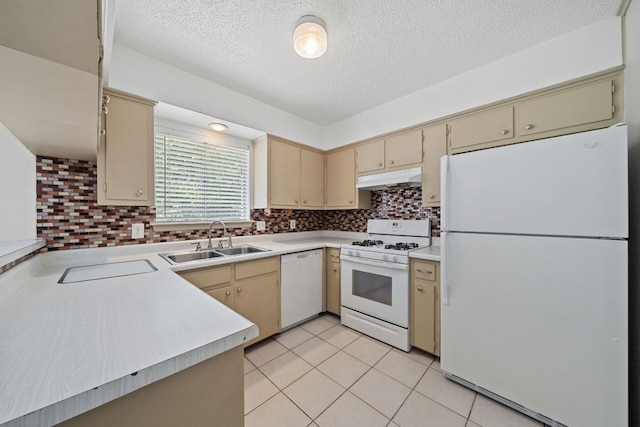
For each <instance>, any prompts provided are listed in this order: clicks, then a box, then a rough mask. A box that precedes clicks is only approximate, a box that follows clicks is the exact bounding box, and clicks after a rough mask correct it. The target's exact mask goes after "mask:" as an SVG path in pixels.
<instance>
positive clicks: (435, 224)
mask: <svg viewBox="0 0 640 427" xmlns="http://www.w3.org/2000/svg"><path fill="white" fill-rule="evenodd" d="M96 181H97V178H96V166H95V163H92V162H87V161H82V160H68V159H58V158H49V157H38V158H37V160H36V182H37V197H38V200H37V232H38V237H39V238H44V239H46V240H47V248H48V250H59V249H72V248H81V247H85V248H86V247H102V246H119V245H131V244H140V243H159V242H169V241H176V240H191V239H202V238H205V237H206V236H207V231H206V230H193V231H155V230H153V228H152V227H151V226H150V223H151V222H153V221H155V209H154V208H153V207H143V206H141V207H127V206H98V205H97V204H96V200H97V197H96ZM371 202H372V209H360V210H349V211H307V210H293V211H292V213H291V215H288V216H287V215H285V213H284V211H275V212H274V211H272V212H271V215H270V216H267V215H266V214H265V211H264V209H253V210H252V211H251V219H252V220H254V221H265V223H266V230H265V231H256V229H255V225H254V226H253V227H251V228H233V229H229V230H228V231H229V232H230V233H231V234H233V235H235V236H247V235H255V234H275V233H288V232H300V231H315V230H339V231H358V232H365V231H366V229H367V219H370V218H379V219H386V218H389V219H429V220H430V221H431V227H432V232H433V235H434V236H438V235H439V228H440V209H439V208H423V207H422V206H421V203H422V191H421V189H420V188H410V189H397V190H389V191H376V192H373V193H372V200H371ZM292 219H295V220H296V229H295V230H289V220H292ZM132 223H144V224H145V237H144V239H131V230H130V227H131V224H132ZM214 231H215V233H214V235H215V237H221V236H222V230H218V229H216V230H214Z"/></svg>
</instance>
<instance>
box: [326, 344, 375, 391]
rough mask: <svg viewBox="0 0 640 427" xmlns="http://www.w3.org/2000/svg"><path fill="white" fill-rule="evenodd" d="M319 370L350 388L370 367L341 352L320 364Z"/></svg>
mask: <svg viewBox="0 0 640 427" xmlns="http://www.w3.org/2000/svg"><path fill="white" fill-rule="evenodd" d="M318 369H319V370H320V371H321V372H322V373H324V374H325V375H327V376H328V377H329V378H331V379H332V380H334V381H335V382H337V383H338V384H340V385H341V386H342V387H345V388H348V387H351V386H352V385H353V383H355V382H356V381H357V380H358V379H359V378H360V377H361V376H362V375H364V373H365V372H367V371H368V370H369V365H367V364H366V363H364V362H361V361H360V360H358V359H356V358H355V357H353V356H351V355H349V354H347V353H345V352H343V351H339V352H337V353H336V354H334V355H333V356H331V357H330V358H328V359H327V360H325V361H324V362H322V363H321V364H319V365H318Z"/></svg>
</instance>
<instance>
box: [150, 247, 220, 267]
mask: <svg viewBox="0 0 640 427" xmlns="http://www.w3.org/2000/svg"><path fill="white" fill-rule="evenodd" d="M160 256H161V257H162V258H164V259H166V260H167V261H169V262H170V263H171V264H180V263H183V262H190V261H201V260H204V259H211V258H218V257H221V256H224V255H223V254H220V253H218V252H216V251H214V250H205V251H197V252H195V251H189V252H175V253H167V254H160Z"/></svg>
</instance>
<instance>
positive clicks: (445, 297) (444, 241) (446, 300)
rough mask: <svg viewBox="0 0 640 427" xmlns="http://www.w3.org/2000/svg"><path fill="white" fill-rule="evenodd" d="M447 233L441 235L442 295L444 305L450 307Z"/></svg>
mask: <svg viewBox="0 0 640 427" xmlns="http://www.w3.org/2000/svg"><path fill="white" fill-rule="evenodd" d="M447 234H448V233H447V232H446V231H443V232H441V233H440V250H441V253H442V256H441V257H440V282H441V283H440V288H441V290H440V293H441V294H442V305H449V284H448V283H447Z"/></svg>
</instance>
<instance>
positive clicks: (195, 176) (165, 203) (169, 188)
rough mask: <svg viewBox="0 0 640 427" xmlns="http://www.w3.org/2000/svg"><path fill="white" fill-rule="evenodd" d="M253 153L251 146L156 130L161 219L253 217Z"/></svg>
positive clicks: (200, 219)
mask: <svg viewBox="0 0 640 427" xmlns="http://www.w3.org/2000/svg"><path fill="white" fill-rule="evenodd" d="M203 139H204V138H203ZM250 156H251V152H250V150H249V147H246V148H240V147H235V146H230V145H221V144H217V143H212V142H207V141H201V140H200V141H199V140H195V136H194V139H192V138H183V137H179V136H174V135H168V134H165V133H156V138H155V186H156V221H158V222H192V221H211V220H212V219H222V220H239V221H240V220H248V219H249V158H250Z"/></svg>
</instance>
